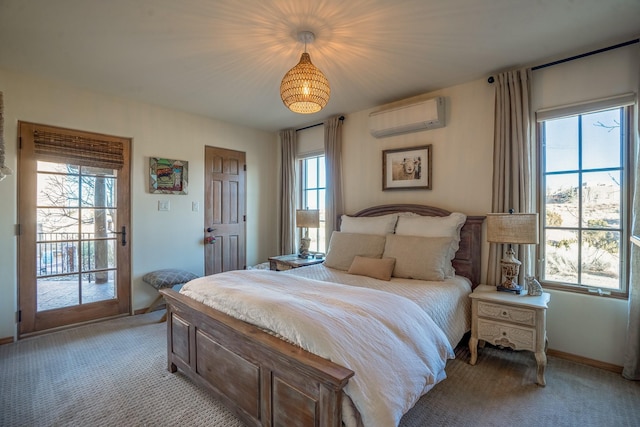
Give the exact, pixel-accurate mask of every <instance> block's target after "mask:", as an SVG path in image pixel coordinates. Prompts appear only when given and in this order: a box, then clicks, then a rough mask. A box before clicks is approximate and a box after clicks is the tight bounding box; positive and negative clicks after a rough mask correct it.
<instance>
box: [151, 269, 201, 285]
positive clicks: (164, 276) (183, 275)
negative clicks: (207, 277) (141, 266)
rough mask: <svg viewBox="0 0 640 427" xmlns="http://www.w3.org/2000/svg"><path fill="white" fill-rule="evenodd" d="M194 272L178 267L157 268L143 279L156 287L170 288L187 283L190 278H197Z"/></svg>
mask: <svg viewBox="0 0 640 427" xmlns="http://www.w3.org/2000/svg"><path fill="white" fill-rule="evenodd" d="M198 277H199V276H196V275H195V274H193V273H190V272H188V271H185V270H179V269H176V268H167V269H164V270H156V271H152V272H151V273H147V274H145V275H144V276H142V280H143V281H145V282H146V283H148V284H150V285H151V286H153V287H154V288H156V289H160V288H170V287H172V286H175V285H180V284H183V283H187V282H188V281H190V280H193V279H197V278H198Z"/></svg>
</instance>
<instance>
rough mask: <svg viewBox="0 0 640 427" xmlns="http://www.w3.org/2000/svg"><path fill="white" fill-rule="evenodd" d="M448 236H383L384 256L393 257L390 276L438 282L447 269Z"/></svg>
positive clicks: (449, 238) (449, 265)
mask: <svg viewBox="0 0 640 427" xmlns="http://www.w3.org/2000/svg"><path fill="white" fill-rule="evenodd" d="M451 240H452V238H451V237H420V236H398V235H397V234H392V235H389V236H387V239H386V244H385V246H384V253H383V254H382V256H383V259H384V258H395V260H396V264H395V267H394V268H393V277H404V278H406V279H419V280H432V281H442V280H444V278H445V277H447V272H448V271H449V269H451V260H449V247H450V246H451Z"/></svg>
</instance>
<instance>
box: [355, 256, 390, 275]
mask: <svg viewBox="0 0 640 427" xmlns="http://www.w3.org/2000/svg"><path fill="white" fill-rule="evenodd" d="M395 265H396V260H395V259H393V258H367V257H363V256H359V255H356V256H355V258H353V262H352V263H351V267H349V271H347V273H349V274H357V275H359V276H367V277H373V278H374V279H380V280H387V281H388V280H391V274H392V273H393V267H394V266H395Z"/></svg>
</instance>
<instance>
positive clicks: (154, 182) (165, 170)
mask: <svg viewBox="0 0 640 427" xmlns="http://www.w3.org/2000/svg"><path fill="white" fill-rule="evenodd" d="M188 178H189V162H186V161H184V160H171V159H163V158H160V157H150V158H149V192H150V193H162V194H187V190H188Z"/></svg>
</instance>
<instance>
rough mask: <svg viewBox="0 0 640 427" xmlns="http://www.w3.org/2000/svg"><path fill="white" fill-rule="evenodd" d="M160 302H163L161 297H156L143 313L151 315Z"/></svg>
mask: <svg viewBox="0 0 640 427" xmlns="http://www.w3.org/2000/svg"><path fill="white" fill-rule="evenodd" d="M162 300H163V298H162V295H158V297H157V298H156V299H155V300H153V302H152V303H151V305H150V306H149V308H147V311H145V313H151V312H152V311H153V309H154V308H156V306H157V305H158V304H160V303H161V302H162Z"/></svg>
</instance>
